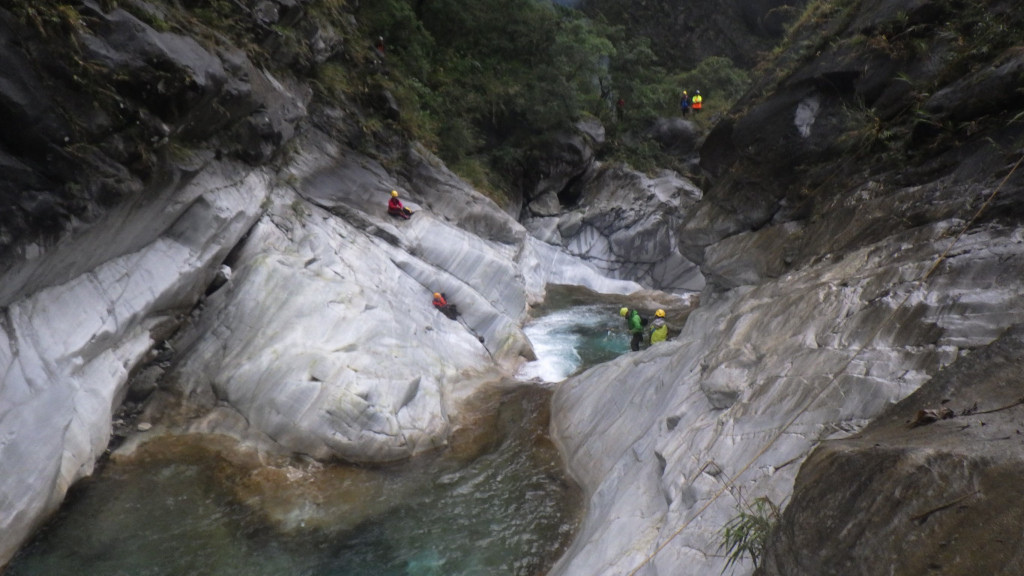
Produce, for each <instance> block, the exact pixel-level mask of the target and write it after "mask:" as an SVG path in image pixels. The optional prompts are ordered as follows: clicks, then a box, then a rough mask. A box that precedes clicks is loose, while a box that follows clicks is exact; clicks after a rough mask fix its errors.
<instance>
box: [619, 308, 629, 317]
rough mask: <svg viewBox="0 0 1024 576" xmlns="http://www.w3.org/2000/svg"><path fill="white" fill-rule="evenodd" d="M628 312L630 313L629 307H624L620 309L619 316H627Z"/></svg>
mask: <svg viewBox="0 0 1024 576" xmlns="http://www.w3.org/2000/svg"><path fill="white" fill-rule="evenodd" d="M626 314H629V308H623V309H622V310H619V316H625V315H626Z"/></svg>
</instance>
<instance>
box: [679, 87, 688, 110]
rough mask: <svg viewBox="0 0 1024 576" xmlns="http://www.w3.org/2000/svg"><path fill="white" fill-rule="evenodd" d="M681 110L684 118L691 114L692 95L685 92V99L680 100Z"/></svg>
mask: <svg viewBox="0 0 1024 576" xmlns="http://www.w3.org/2000/svg"><path fill="white" fill-rule="evenodd" d="M679 109H680V110H682V112H683V116H686V115H688V114H689V113H690V95H689V94H687V93H686V90H683V97H682V98H680V99H679Z"/></svg>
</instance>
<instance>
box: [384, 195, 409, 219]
mask: <svg viewBox="0 0 1024 576" xmlns="http://www.w3.org/2000/svg"><path fill="white" fill-rule="evenodd" d="M388 214H391V215H392V216H395V217H397V218H401V219H403V220H408V219H409V218H411V217H412V210H409V209H408V208H406V207H405V206H403V205H402V201H401V200H399V199H398V190H392V191H391V200H388Z"/></svg>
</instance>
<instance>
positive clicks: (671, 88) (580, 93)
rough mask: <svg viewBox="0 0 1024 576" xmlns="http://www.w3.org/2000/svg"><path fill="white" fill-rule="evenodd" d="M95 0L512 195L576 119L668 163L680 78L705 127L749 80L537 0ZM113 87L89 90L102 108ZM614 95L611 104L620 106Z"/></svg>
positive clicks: (42, 19)
mask: <svg viewBox="0 0 1024 576" xmlns="http://www.w3.org/2000/svg"><path fill="white" fill-rule="evenodd" d="M12 1H13V2H14V5H13V11H14V12H15V14H16V15H18V16H19V17H20V19H21V20H22V21H23V22H24V23H26V24H27V25H29V26H32V27H33V28H35V29H37V30H38V31H39V32H40V34H42V35H44V36H47V37H51V38H52V37H53V36H54V35H55V34H60V35H61V37H62V38H63V39H64V40H65V41H69V42H71V43H74V42H76V35H77V32H80V31H82V30H83V26H84V27H86V28H87V27H88V25H89V24H88V23H87V24H82V23H81V22H80V17H79V15H78V12H77V10H76V9H75V8H74V7H73V6H74V5H73V4H71V3H68V4H64V3H54V4H47V3H44V4H38V3H35V2H31V1H29V0H12ZM102 5H103V6H104V8H106V9H112V8H114V7H117V6H119V7H122V8H124V9H126V10H129V11H130V12H131V13H132V14H133V15H134V16H136V17H137V18H139V19H140V20H142V21H144V22H145V23H147V24H148V25H150V26H152V27H153V28H154V29H156V30H158V31H160V32H174V33H185V34H189V35H191V36H193V37H194V38H196V39H197V40H199V41H200V42H204V43H205V44H207V45H209V46H215V45H216V46H225V45H227V44H231V45H232V46H236V47H240V48H241V49H242V50H244V51H245V52H246V54H247V55H248V56H249V58H250V59H251V60H252V61H253V62H254V63H256V64H257V65H258V66H260V67H264V68H267V69H269V70H272V71H275V73H284V74H293V75H298V76H300V77H302V78H304V79H306V80H308V81H310V82H311V83H312V85H313V87H314V90H315V95H316V98H317V100H318V101H319V102H320V103H322V104H325V105H328V106H338V107H341V108H351V106H352V105H353V104H356V105H358V106H359V109H360V112H359V113H358V114H356V115H354V116H353V117H354V118H355V120H356V121H357V122H358V124H359V126H358V128H359V129H360V130H361V132H362V138H361V139H359V143H358V145H359V146H360V147H361V148H362V149H363V150H365V151H367V152H374V151H378V152H381V153H382V154H385V155H386V154H387V153H388V152H385V151H384V150H386V149H387V148H388V147H389V146H391V145H392V143H394V142H396V141H397V140H396V139H395V136H396V135H399V134H401V135H403V136H404V137H406V138H409V139H413V140H416V141H418V142H421V143H423V144H424V145H425V146H426V147H427V148H429V149H431V150H432V151H434V152H435V153H437V154H438V155H439V156H440V157H441V158H442V159H443V160H444V161H445V162H446V163H447V164H448V165H449V166H450V167H452V168H453V169H455V170H456V171H458V172H459V173H460V174H461V175H462V176H463V177H465V178H467V179H468V180H470V181H471V182H473V183H474V185H476V186H478V187H479V188H481V189H482V190H485V191H487V192H488V193H489V194H490V195H491V196H492V197H494V198H495V199H496V200H498V201H502V200H503V199H504V198H506V197H515V196H517V195H518V190H517V189H516V188H517V186H519V185H520V183H521V182H523V181H524V179H526V178H527V177H528V172H529V171H530V170H531V167H532V166H533V165H534V163H535V161H536V160H537V157H538V155H539V154H542V153H543V152H542V151H543V150H545V149H547V147H548V145H549V144H550V143H551V142H552V140H553V139H555V138H558V137H559V136H560V135H562V134H564V133H565V131H567V130H569V129H571V127H572V126H573V125H574V124H575V123H576V122H578V121H579V120H581V119H583V118H587V117H594V118H597V119H599V120H600V121H601V122H602V123H603V124H604V125H605V127H606V133H607V140H608V146H607V148H606V149H605V150H603V151H601V153H602V154H605V155H606V156H605V157H606V158H607V159H610V160H622V161H626V162H628V163H630V164H631V165H633V166H636V167H638V168H641V169H653V168H655V167H658V166H665V167H676V168H682V167H681V166H675V165H674V164H676V163H679V162H680V160H679V159H677V158H671V157H666V156H665V155H664V154H663V153H662V152H661V150H660V149H659V147H658V146H657V145H656V144H655V143H654V142H652V141H651V140H650V139H649V138H648V137H646V136H645V135H644V133H645V132H646V130H647V129H648V128H649V127H650V126H651V124H652V122H653V121H654V120H655V119H656V118H658V117H663V116H677V115H678V114H679V110H678V103H679V97H680V94H681V92H682V90H684V89H689V90H690V91H691V93H692V91H693V90H694V89H698V88H699V89H700V90H701V92H702V94H703V95H704V98H705V111H704V113H703V114H702V115H701V117H699V118H698V117H692V119H693V120H694V121H696V122H698V123H699V124H700V125H701V128H703V129H707V128H709V127H710V124H711V118H712V116H713V115H715V114H716V113H720V112H722V111H724V110H726V109H727V108H728V106H729V104H730V103H731V102H732V101H733V100H734V99H735V98H737V97H738V96H739V95H740V94H741V93H742V92H743V91H744V89H745V87H746V85H747V84H748V82H749V80H748V78H747V76H746V74H745V73H744V72H743V71H742V70H739V69H737V68H736V67H735V66H733V64H732V62H730V61H728V60H727V59H724V58H711V59H708V60H707V61H705V62H703V63H701V64H700V65H699V66H698V67H697V68H695V69H693V70H678V69H676V70H670V69H665V68H664V67H661V66H658V65H657V64H656V63H657V62H658V58H657V56H656V55H655V54H654V52H653V51H652V50H651V48H650V45H649V40H648V39H647V38H646V37H645V36H644V35H643V34H638V33H637V32H636V31H635V30H630V29H627V27H626V26H624V25H621V24H619V23H614V24H612V23H609V22H606V21H604V20H602V19H601V18H600V14H597V17H595V18H588V17H586V16H585V15H584V14H583V13H582V12H579V11H577V10H573V9H569V8H564V7H561V6H557V5H555V4H554V3H552V2H550V0H473V1H471V2H468V1H466V0H374V1H373V2H367V1H365V0H364V1H363V2H359V3H354V2H348V1H347V0H310V1H309V2H306V3H303V4H301V7H298V8H289V9H287V10H283V11H282V17H281V18H280V20H279V21H277V22H272V23H268V22H264V21H261V20H260V19H259V17H258V15H257V13H256V11H255V5H256V2H255V1H254V0H154V1H153V2H151V3H149V4H146V5H145V6H143V5H136V4H130V3H129V4H123V3H117V2H116V0H104V2H103V3H102ZM300 11H301V12H304V14H298V12H300ZM285 12H288V13H287V14H285ZM318 28H319V29H321V30H325V31H326V34H328V35H334V36H335V37H336V38H338V39H340V42H339V43H338V46H339V47H340V50H338V51H336V52H334V53H331V54H330V55H328V57H326V58H319V59H318V58H317V57H315V56H314V49H313V42H314V37H315V36H316V34H315V33H314V32H318V31H317V29H318ZM378 37H380V38H382V39H383V44H384V50H383V55H382V54H380V53H378V51H377V48H376V47H375V44H376V42H377V38H378ZM69 53H71V54H78V52H77V51H71V52H69ZM75 57H76V58H77V56H75ZM74 73H75V79H76V80H79V81H80V82H81V83H82V84H83V85H91V86H94V87H96V89H97V90H99V89H102V87H106V86H110V85H111V84H112V82H111V75H113V74H116V73H117V72H116V71H110V70H91V69H90V68H89V63H87V62H81V61H79V62H77V65H76V68H75V70H74ZM113 96H114V95H111V97H110V98H109V99H106V100H104V102H105V104H106V105H108V106H107V107H111V111H112V112H113V113H116V109H115V108H113V106H114V105H115V104H116V102H117V99H116V98H114V97H113ZM389 98H393V102H394V103H395V104H396V106H392V105H391V101H389V100H388V99H389ZM619 98H622V99H623V100H624V101H625V102H626V108H625V114H623V115H622V116H621V117H619V115H617V114H616V110H615V102H616V100H618V99H619Z"/></svg>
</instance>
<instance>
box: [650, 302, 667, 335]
mask: <svg viewBox="0 0 1024 576" xmlns="http://www.w3.org/2000/svg"><path fill="white" fill-rule="evenodd" d="M666 338H668V324H666V323H665V311H664V310H662V309H660V308H659V309H658V311H657V312H655V313H654V321H653V322H651V344H657V343H658V342H664V341H665V339H666Z"/></svg>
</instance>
